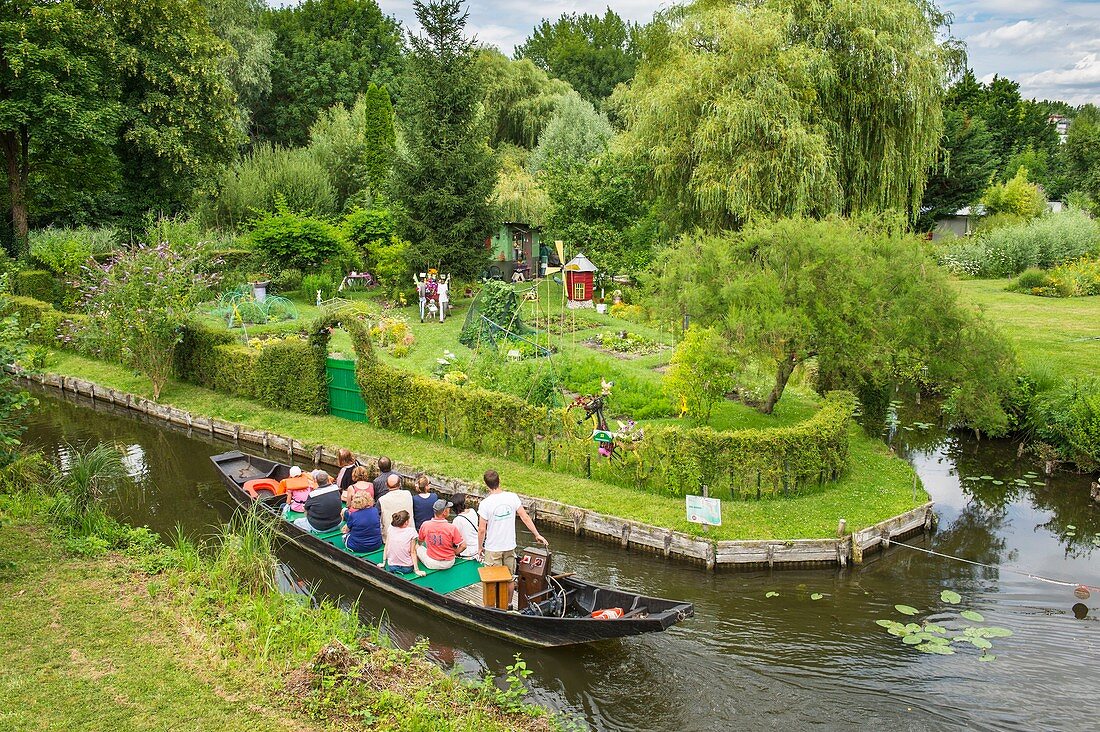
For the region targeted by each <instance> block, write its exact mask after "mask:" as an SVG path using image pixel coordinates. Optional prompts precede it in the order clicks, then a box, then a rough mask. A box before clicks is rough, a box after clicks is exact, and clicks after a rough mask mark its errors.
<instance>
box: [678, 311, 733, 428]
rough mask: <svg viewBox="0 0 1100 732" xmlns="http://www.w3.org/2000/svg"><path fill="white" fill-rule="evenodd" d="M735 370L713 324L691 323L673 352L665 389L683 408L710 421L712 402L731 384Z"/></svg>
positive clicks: (726, 348)
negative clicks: (705, 325)
mask: <svg viewBox="0 0 1100 732" xmlns="http://www.w3.org/2000/svg"><path fill="white" fill-rule="evenodd" d="M735 370H736V369H735V363H734V356H733V354H732V353H731V352H730V349H729V346H728V344H727V342H726V339H725V338H723V337H722V336H721V334H719V332H718V331H717V330H715V329H714V328H703V327H700V326H698V325H692V326H691V327H690V328H689V329H688V332H687V333H685V334H684V339H683V340H682V341H680V343H679V344H677V346H676V352H675V353H673V354H672V361H671V364H670V368H669V370H668V375H667V376H665V390H666V391H667V392H668V393H669V395H670V396H671V397H672V398H673V401H674V402H675V404H676V406H677V407H678V408H680V409H681V411H682V412H685V413H686V414H688V415H689V416H692V417H697V418H698V419H700V420H701V421H702V422H703V424H709V423H710V415H711V412H712V411H713V410H714V405H715V404H717V403H718V402H720V401H722V399H724V398H725V395H726V393H727V392H728V391H730V389H732V388H733V385H734V377H733V375H734V372H735Z"/></svg>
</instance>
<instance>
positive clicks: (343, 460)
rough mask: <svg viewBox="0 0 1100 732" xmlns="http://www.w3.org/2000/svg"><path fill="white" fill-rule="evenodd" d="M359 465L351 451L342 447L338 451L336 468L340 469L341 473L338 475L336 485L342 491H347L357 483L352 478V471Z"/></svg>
mask: <svg viewBox="0 0 1100 732" xmlns="http://www.w3.org/2000/svg"><path fill="white" fill-rule="evenodd" d="M357 464H358V463H356V460H355V456H354V455H352V454H351V450H348V449H347V448H343V447H341V448H340V449H339V450H337V451H336V467H338V468H340V471H339V472H338V473H336V485H338V486H340V490H342V491H346V490H347V489H348V486H350V485H351V484H352V483H353V482H355V479H354V478H352V471H353V470H355V467H356V465H357Z"/></svg>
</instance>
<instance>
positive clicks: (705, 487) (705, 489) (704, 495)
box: [703, 483, 710, 534]
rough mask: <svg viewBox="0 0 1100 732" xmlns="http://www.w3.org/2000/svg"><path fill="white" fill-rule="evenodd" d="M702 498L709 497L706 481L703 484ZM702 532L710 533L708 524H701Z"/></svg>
mask: <svg viewBox="0 0 1100 732" xmlns="http://www.w3.org/2000/svg"><path fill="white" fill-rule="evenodd" d="M703 498H710V491H709V490H708V489H707V484H706V483H704V484H703ZM703 533H704V534H709V533H710V526H708V525H706V524H703Z"/></svg>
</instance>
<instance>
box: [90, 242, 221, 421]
mask: <svg viewBox="0 0 1100 732" xmlns="http://www.w3.org/2000/svg"><path fill="white" fill-rule="evenodd" d="M197 265H198V262H197V257H196V255H195V254H194V250H182V249H177V248H174V247H173V246H171V245H169V244H166V243H165V244H159V245H157V246H156V247H137V248H135V249H133V250H130V251H126V252H121V253H119V254H118V255H116V256H114V257H112V258H111V259H110V260H109V261H107V262H106V263H104V264H102V265H100V264H96V266H95V268H94V269H93V270H91V271H89V273H88V276H87V277H86V278H85V279H84V280H83V281H82V283H81V286H82V288H83V291H84V293H85V296H86V300H87V304H88V314H89V315H90V316H91V318H92V327H93V328H94V329H95V331H96V334H97V337H99V338H101V339H102V342H103V343H104V345H105V349H106V353H105V354H104V355H108V356H112V357H116V358H119V360H121V361H122V362H123V363H125V364H127V365H129V366H131V367H133V368H134V369H136V370H138V371H140V372H141V373H143V374H145V375H146V376H148V377H149V380H150V381H151V382H152V387H153V399H154V400H156V399H159V398H160V392H161V389H163V388H164V385H165V384H166V383H167V381H168V377H169V376H170V375H171V373H172V370H173V364H172V359H173V353H174V351H175V349H176V346H177V344H178V343H179V340H180V334H181V328H182V326H183V324H184V322H185V321H186V319H187V318H188V315H189V313H190V312H191V310H192V309H193V308H194V306H195V305H196V304H197V303H198V302H199V301H200V300H201V299H202V297H203V296H204V295H205V294H206V293H207V291H208V290H209V289H210V286H211V282H212V281H211V278H209V277H204V276H202V275H201V273H200V272H198V271H197V270H198V266H197Z"/></svg>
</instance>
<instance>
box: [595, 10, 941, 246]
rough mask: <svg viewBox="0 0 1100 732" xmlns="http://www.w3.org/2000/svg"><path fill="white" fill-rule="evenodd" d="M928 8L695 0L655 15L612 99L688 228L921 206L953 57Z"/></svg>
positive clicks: (631, 145)
mask: <svg viewBox="0 0 1100 732" xmlns="http://www.w3.org/2000/svg"><path fill="white" fill-rule="evenodd" d="M944 24H945V18H944V16H942V15H940V14H939V13H938V12H936V11H935V9H934V7H933V6H932V5H931V4H926V3H917V2H913V0H887V2H883V3H873V4H872V3H863V2H856V1H855V0H852V1H850V2H832V1H827V0H812V1H811V2H795V1H794V0H762V1H761V2H756V1H750V0H743V1H739V2H717V1H716V0H697V1H696V2H695V3H693V4H691V5H688V6H684V7H673V8H672V9H670V10H668V11H665V12H664V13H662V14H660V15H659V17H658V20H657V21H655V24H654V26H653V27H652V28H651V29H650V30H649V31H648V32H647V49H646V50H647V54H646V59H645V61H644V62H643V63H642V64H641V65H640V66H639V68H638V72H637V75H636V77H635V80H634V82H633V83H632V84H631V86H630V87H629V89H626V90H625V91H624V92H622V93H621V94H620V95H617V98H615V99H613V100H612V101H613V102H614V105H615V107H616V110H617V111H618V112H619V113H620V114H621V115H622V117H623V118H624V120H625V121H626V122H627V124H628V132H627V134H626V137H625V149H627V150H628V151H630V152H631V153H632V154H633V155H634V156H636V157H637V158H638V159H639V160H641V161H642V162H643V163H644V164H645V165H646V167H647V168H649V169H650V170H651V183H652V185H653V187H654V189H655V191H656V192H657V194H658V195H659V196H661V198H662V199H664V201H665V202H666V205H667V207H668V209H670V210H674V209H677V208H678V209H680V210H681V211H682V212H683V214H682V222H681V226H682V227H684V228H690V227H692V226H696V225H701V226H704V227H708V228H710V229H720V228H724V227H730V226H738V225H741V224H743V223H744V222H746V221H748V220H749V219H751V218H752V217H754V216H757V215H770V216H782V215H792V214H808V215H815V216H820V215H824V214H828V213H832V212H843V213H854V212H861V211H880V210H891V209H892V210H897V211H902V212H905V213H907V214H909V215H911V216H912V215H915V213H916V210H917V209H918V207H919V204H920V200H921V193H922V190H923V187H924V183H925V179H926V177H927V174H928V170H929V168H930V166H931V163H932V161H933V158H934V155H935V153H936V150H937V148H938V144H939V141H940V135H941V132H942V118H941V104H942V100H943V96H944V85H945V79H946V76H947V71H948V68H949V66H950V64H952V63H953V62H954V60H955V58H956V57H957V52H956V49H955V47H954V45H953V43H951V42H950V41H947V42H943V43H941V42H940V41H939V40H938V34H939V33H940V32H941V31H942V30H943V29H944Z"/></svg>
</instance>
